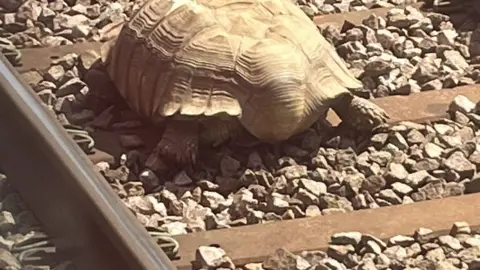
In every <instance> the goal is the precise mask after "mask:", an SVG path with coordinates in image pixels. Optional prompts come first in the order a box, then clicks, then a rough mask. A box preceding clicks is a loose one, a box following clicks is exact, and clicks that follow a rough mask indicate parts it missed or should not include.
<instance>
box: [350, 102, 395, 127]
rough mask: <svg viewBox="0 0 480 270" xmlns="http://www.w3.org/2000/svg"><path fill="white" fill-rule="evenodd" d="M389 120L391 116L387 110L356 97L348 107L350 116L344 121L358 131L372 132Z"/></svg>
mask: <svg viewBox="0 0 480 270" xmlns="http://www.w3.org/2000/svg"><path fill="white" fill-rule="evenodd" d="M388 119H390V116H389V115H388V114H387V112H385V110H383V109H382V108H380V107H379V106H377V105H376V104H374V103H373V102H371V101H369V100H367V99H364V98H360V97H357V96H354V97H353V99H352V100H351V102H350V106H348V114H347V115H346V117H345V118H343V119H342V121H346V122H347V123H348V124H349V125H350V126H353V127H354V128H355V129H356V130H358V131H372V130H374V129H375V128H376V127H377V126H380V125H382V124H384V123H386V122H387V120H388Z"/></svg>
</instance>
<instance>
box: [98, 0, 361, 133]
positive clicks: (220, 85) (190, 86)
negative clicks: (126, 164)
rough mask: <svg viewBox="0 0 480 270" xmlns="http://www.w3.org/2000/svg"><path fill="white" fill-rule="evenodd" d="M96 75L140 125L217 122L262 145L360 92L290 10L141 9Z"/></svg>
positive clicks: (263, 0)
mask: <svg viewBox="0 0 480 270" xmlns="http://www.w3.org/2000/svg"><path fill="white" fill-rule="evenodd" d="M105 66H106V69H107V72H108V74H109V76H110V78H111V79H112V81H113V83H114V85H115V86H116V87H117V89H118V91H119V92H120V94H121V95H122V97H123V98H124V99H125V100H126V101H127V103H128V104H129V106H130V107H131V108H132V109H133V110H134V111H135V112H137V113H139V114H140V115H142V116H144V117H147V118H149V119H152V120H154V121H162V120H163V119H165V118H166V117H178V118H187V119H195V118H199V117H200V118H202V117H211V116H221V115H224V116H229V117H234V118H238V120H239V121H240V123H241V124H242V125H243V126H244V127H245V128H246V129H247V130H248V131H249V132H250V133H251V134H253V135H254V136H256V137H257V138H259V139H262V140H265V141H278V140H284V139H287V138H289V137H290V136H292V135H294V134H296V133H298V132H301V131H303V130H305V129H306V128H308V127H309V126H310V125H312V124H313V123H314V122H315V121H316V120H317V119H318V117H324V116H325V115H326V111H327V110H328V108H329V104H331V102H332V101H334V100H335V99H336V98H337V97H338V96H339V94H342V93H345V92H347V91H348V90H347V88H359V87H362V84H361V83H360V82H359V81H358V80H357V79H356V78H355V77H354V76H353V74H352V73H350V72H349V70H348V69H347V67H346V65H345V63H344V62H343V60H342V59H341V58H340V57H339V56H338V54H337V53H336V51H335V49H334V48H333V46H332V45H331V44H330V43H329V42H328V41H327V40H326V39H325V38H324V37H323V36H322V35H321V34H320V33H319V31H318V30H317V28H316V26H315V24H314V23H313V22H312V21H311V20H310V19H309V18H308V17H307V16H306V15H305V14H304V13H303V11H301V9H300V8H299V7H297V6H296V5H294V4H293V3H291V2H290V1H289V0H197V1H193V0H192V1H190V0H173V1H168V0H149V1H147V2H146V3H145V4H144V5H143V6H142V7H141V8H140V9H139V10H138V11H137V13H136V14H134V15H133V17H132V18H131V19H130V21H129V22H128V23H127V24H126V25H125V26H124V27H123V28H122V30H121V31H120V34H119V36H118V38H117V40H116V42H115V43H114V44H113V45H112V47H111V48H110V50H109V51H108V55H107V56H106V59H105Z"/></svg>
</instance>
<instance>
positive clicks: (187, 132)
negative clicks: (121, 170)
mask: <svg viewBox="0 0 480 270" xmlns="http://www.w3.org/2000/svg"><path fill="white" fill-rule="evenodd" d="M197 157H198V123H197V122H196V121H182V120H173V121H169V122H167V123H166V127H165V132H164V133H163V136H162V138H161V139H160V141H159V142H158V144H157V146H156V147H155V149H154V150H153V152H152V154H151V155H150V156H149V157H148V159H147V162H146V164H145V165H146V167H148V168H149V169H151V170H152V171H154V172H155V173H156V174H157V176H159V177H161V176H162V175H165V174H166V173H168V172H170V171H171V169H172V168H168V167H170V166H171V167H182V166H183V167H189V166H191V165H194V164H195V163H196V161H197ZM169 165H170V166H169Z"/></svg>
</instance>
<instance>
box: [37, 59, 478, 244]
mask: <svg viewBox="0 0 480 270" xmlns="http://www.w3.org/2000/svg"><path fill="white" fill-rule="evenodd" d="M86 63H88V58H87V57H86V56H76V55H73V54H71V55H68V56H67V57H65V58H63V59H59V60H57V61H56V62H55V63H54V65H53V66H52V67H51V68H50V69H49V70H48V71H47V72H45V73H44V74H43V75H41V74H40V73H37V75H36V76H37V77H38V83H37V84H36V86H35V87H34V88H35V90H36V91H37V93H38V94H39V95H40V96H41V98H42V100H43V101H44V102H45V103H46V106H47V107H48V108H49V109H50V110H52V113H53V114H56V115H57V117H58V119H59V121H61V122H67V121H69V120H70V121H73V124H81V125H82V124H87V123H88V124H87V126H88V128H89V129H93V128H97V129H98V128H100V129H102V128H104V129H110V130H111V129H115V130H119V129H118V128H120V127H123V128H124V130H126V131H127V132H126V133H128V130H129V128H132V127H138V126H141V125H142V122H141V121H139V120H138V119H136V118H134V117H133V116H132V114H131V113H129V112H128V111H123V112H122V111H121V110H122V109H120V108H115V107H111V108H109V109H107V110H105V111H103V112H102V113H101V115H100V116H99V117H97V118H96V116H95V113H94V112H93V111H91V110H88V109H84V108H83V107H82V106H81V105H82V102H81V101H82V100H83V99H84V98H85V94H87V93H88V87H87V86H86V85H85V84H84V83H83V82H82V81H81V80H80V79H79V78H77V77H76V75H77V74H81V73H82V72H81V70H85V69H86V68H87V67H85V65H86ZM30 75H31V74H30ZM31 76H32V77H35V76H33V75H31ZM478 108H479V106H478V105H477V104H475V103H473V102H472V101H470V100H468V99H467V98H466V97H463V96H458V97H456V99H455V101H454V102H453V103H452V105H451V107H450V111H451V114H452V119H453V120H449V119H443V120H440V121H438V122H435V123H431V124H416V123H410V122H403V123H400V124H397V125H395V126H392V127H388V126H384V127H381V128H379V129H378V130H377V131H376V132H375V134H374V135H373V136H371V137H368V136H363V135H358V134H350V135H349V134H346V133H345V132H343V131H342V130H341V128H333V127H328V126H327V125H326V124H320V123H319V124H318V125H317V126H315V127H312V128H311V129H309V130H307V131H306V132H304V133H303V134H300V135H299V136H296V137H295V138H292V139H290V140H288V141H286V142H284V143H282V144H281V145H278V147H276V148H277V149H273V148H272V147H266V146H265V147H253V148H248V147H238V148H234V147H224V148H222V149H220V150H212V151H211V152H204V154H203V155H204V158H203V159H202V158H201V159H200V161H199V166H198V169H197V170H196V171H195V172H194V173H193V174H192V173H190V174H187V173H186V172H185V171H180V172H179V173H178V174H177V175H176V176H175V177H174V178H173V179H171V180H172V181H170V182H167V183H165V185H164V186H160V187H159V188H158V189H157V191H156V192H153V193H150V194H146V193H145V188H144V184H150V183H151V182H155V181H156V179H155V177H154V175H146V174H140V173H141V167H142V164H143V162H144V160H145V157H146V154H147V153H146V152H145V151H144V150H146V151H151V149H145V148H142V146H143V145H144V143H143V142H142V140H141V138H140V137H138V136H136V135H132V134H129V135H122V136H121V142H122V143H123V144H124V145H125V146H128V149H130V150H129V151H127V152H125V154H124V155H123V156H122V157H121V159H120V160H121V164H122V165H121V166H120V167H118V168H113V167H110V165H109V164H108V163H105V162H101V163H99V164H96V168H97V169H98V170H99V171H100V172H102V173H103V174H104V175H105V177H106V179H107V181H109V183H110V184H111V186H112V187H113V188H114V190H115V191H116V192H117V194H118V195H119V196H120V198H121V199H122V200H123V201H124V202H125V204H126V205H127V206H128V207H129V208H130V209H132V211H134V213H135V215H136V216H137V217H138V218H139V220H140V221H141V222H142V224H144V225H145V226H149V227H157V228H160V229H161V230H163V231H165V232H168V233H171V234H185V233H188V232H194V231H202V230H211V229H217V228H228V227H232V226H240V225H245V224H256V223H265V222H273V221H279V220H285V219H293V218H302V217H306V216H318V215H330V214H335V213H343V212H349V211H353V210H358V209H366V208H378V207H382V206H391V205H399V204H408V203H413V202H416V201H423V200H431V199H438V198H443V197H449V196H458V195H462V194H465V193H472V192H477V191H478V190H479V189H480V186H479V183H480V182H479V181H478V179H480V178H479V175H477V169H478V166H479V165H480V147H479V145H480V139H479V138H480V136H479V135H480V134H479V131H478V130H479V127H480V121H479V120H480V116H479V115H478V114H477V113H478V112H479V110H478ZM130 133H131V132H130Z"/></svg>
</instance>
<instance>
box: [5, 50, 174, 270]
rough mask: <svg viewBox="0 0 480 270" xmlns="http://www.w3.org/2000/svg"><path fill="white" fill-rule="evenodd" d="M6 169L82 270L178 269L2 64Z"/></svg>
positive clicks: (34, 97)
mask: <svg viewBox="0 0 480 270" xmlns="http://www.w3.org/2000/svg"><path fill="white" fill-rule="evenodd" d="M0 60H1V61H0V90H1V91H0V146H1V149H2V150H1V151H0V166H1V169H2V172H4V173H6V175H8V177H9V178H11V179H13V184H14V185H15V186H16V188H17V189H18V190H19V192H20V194H21V196H22V197H23V199H24V200H25V201H26V203H27V204H28V206H29V207H30V208H31V209H32V210H33V212H34V213H35V215H36V216H37V217H38V218H39V220H40V221H41V222H42V223H43V224H44V225H45V227H46V231H47V233H48V234H49V235H50V236H52V237H54V243H55V244H56V246H57V248H58V249H60V250H61V251H64V252H66V254H70V255H71V256H72V257H73V258H72V261H73V262H74V264H75V265H76V267H77V269H91V270H94V269H102V270H107V269H134V270H140V269H145V270H158V269H174V267H173V266H172V264H171V262H170V260H169V259H168V258H167V256H166V255H165V254H164V253H163V251H162V250H161V249H160V248H159V247H158V246H157V244H156V243H155V242H154V241H153V239H152V238H151V237H150V236H149V235H148V233H147V231H146V230H145V229H144V228H143V227H142V226H141V225H140V223H139V222H138V220H137V219H136V217H135V216H134V215H133V214H132V213H131V212H130V211H129V210H128V209H127V208H126V207H125V205H124V204H123V203H122V202H121V201H120V200H119V199H118V197H117V196H116V195H115V193H114V192H113V190H112V189H111V188H110V186H108V184H107V183H106V181H104V179H103V177H102V176H101V175H100V174H99V173H98V172H95V171H94V170H93V166H92V163H91V162H90V161H89V159H88V158H87V156H86V155H85V154H84V153H83V151H82V150H81V149H80V148H79V147H78V146H77V145H76V144H75V143H74V142H73V140H72V139H71V138H70V137H69V136H68V135H67V133H66V131H65V130H64V129H63V127H62V126H61V125H60V124H59V123H58V122H57V121H56V120H54V119H53V117H52V115H50V114H49V112H48V111H47V110H45V109H44V108H43V107H42V105H41V102H40V99H39V98H38V97H37V95H36V94H35V92H33V90H32V89H31V88H30V87H29V86H28V84H27V83H25V82H24V81H23V80H22V79H21V75H19V74H18V73H17V72H16V71H15V69H14V68H13V67H12V66H11V65H10V63H9V62H8V61H7V60H6V58H5V57H4V56H3V55H2V56H1V58H0Z"/></svg>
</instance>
